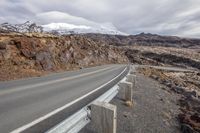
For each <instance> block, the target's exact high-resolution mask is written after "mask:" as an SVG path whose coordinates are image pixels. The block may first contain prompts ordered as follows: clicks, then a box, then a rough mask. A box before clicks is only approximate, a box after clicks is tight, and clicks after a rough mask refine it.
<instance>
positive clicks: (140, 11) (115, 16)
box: [0, 0, 200, 38]
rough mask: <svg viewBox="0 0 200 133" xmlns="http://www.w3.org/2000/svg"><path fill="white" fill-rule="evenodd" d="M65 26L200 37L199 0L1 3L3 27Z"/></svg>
mask: <svg viewBox="0 0 200 133" xmlns="http://www.w3.org/2000/svg"><path fill="white" fill-rule="evenodd" d="M27 20H32V21H35V22H37V23H39V24H47V23H51V22H62V23H63V22H65V23H71V24H77V25H89V26H98V25H106V26H108V27H111V28H114V27H116V28H117V29H118V30H120V31H122V32H126V33H128V34H137V33H140V32H150V33H158V34H164V35H179V36H186V37H198V38H199V37H200V0H0V23H3V22H10V23H22V22H24V21H27Z"/></svg>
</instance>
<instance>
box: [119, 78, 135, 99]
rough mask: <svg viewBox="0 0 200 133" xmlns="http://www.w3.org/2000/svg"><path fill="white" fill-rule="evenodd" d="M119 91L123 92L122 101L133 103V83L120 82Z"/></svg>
mask: <svg viewBox="0 0 200 133" xmlns="http://www.w3.org/2000/svg"><path fill="white" fill-rule="evenodd" d="M119 87H120V89H122V90H124V100H125V101H131V102H132V101H133V100H132V96H133V89H132V88H133V83H131V82H127V81H125V82H120V83H119Z"/></svg>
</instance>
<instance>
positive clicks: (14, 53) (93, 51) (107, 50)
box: [0, 34, 128, 80]
mask: <svg viewBox="0 0 200 133" xmlns="http://www.w3.org/2000/svg"><path fill="white" fill-rule="evenodd" d="M127 62H128V59H127V57H126V56H125V52H124V51H123V50H122V49H121V48H117V47H115V46H109V45H100V44H98V43H95V42H94V41H92V40H90V39H88V38H85V37H84V36H81V35H68V36H64V37H63V36H53V35H48V36H43V35H38V34H35V35H34V34H27V35H21V34H1V35H0V70H1V71H0V80H9V79H17V78H24V77H30V76H40V75H43V74H46V73H49V72H58V71H65V70H73V69H80V68H82V67H89V66H96V65H102V64H109V63H127Z"/></svg>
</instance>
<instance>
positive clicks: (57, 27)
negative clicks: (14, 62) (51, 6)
mask: <svg viewBox="0 0 200 133" xmlns="http://www.w3.org/2000/svg"><path fill="white" fill-rule="evenodd" d="M0 32H18V33H30V32H38V33H41V32H48V33H54V34H61V35H65V34H84V33H100V34H112V35H127V34H126V33H123V32H120V31H118V30H117V29H116V28H115V27H114V26H113V25H112V24H110V23H105V24H102V25H95V26H94V25H93V26H88V25H75V24H69V23H50V24H46V25H41V26H38V25H37V24H36V23H33V22H31V21H27V22H25V23H23V24H9V23H3V24H0Z"/></svg>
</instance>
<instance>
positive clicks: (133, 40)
mask: <svg viewBox="0 0 200 133" xmlns="http://www.w3.org/2000/svg"><path fill="white" fill-rule="evenodd" d="M85 36H86V37H88V38H90V39H92V40H93V41H95V42H100V43H103V44H109V45H115V46H136V45H137V46H165V47H179V48H180V47H183V48H200V39H190V38H180V37H176V36H160V35H156V34H150V33H148V34H145V33H141V34H138V35H130V36H120V35H102V34H86V35H85Z"/></svg>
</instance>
